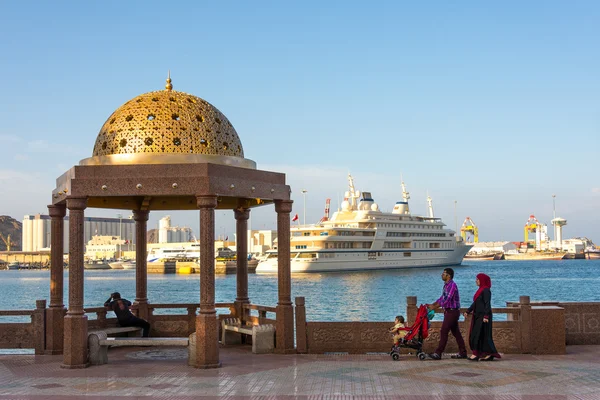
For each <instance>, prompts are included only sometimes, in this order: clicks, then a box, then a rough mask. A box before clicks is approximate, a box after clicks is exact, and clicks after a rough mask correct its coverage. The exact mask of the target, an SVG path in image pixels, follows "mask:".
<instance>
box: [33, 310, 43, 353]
mask: <svg viewBox="0 0 600 400" xmlns="http://www.w3.org/2000/svg"><path fill="white" fill-rule="evenodd" d="M31 320H32V323H33V334H34V337H35V345H34V348H35V355H42V354H44V353H45V349H46V300H36V301H35V311H34V312H33V315H32V316H31Z"/></svg>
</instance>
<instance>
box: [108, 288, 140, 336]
mask: <svg viewBox="0 0 600 400" xmlns="http://www.w3.org/2000/svg"><path fill="white" fill-rule="evenodd" d="M130 306H131V302H130V301H129V300H126V299H122V298H121V294H120V293H119V292H114V293H112V294H111V295H110V297H109V298H108V300H106V302H105V303H104V307H107V308H109V309H111V310H112V311H113V312H114V313H115V314H116V316H117V320H118V321H119V325H121V326H123V327H126V326H137V327H140V328H142V329H143V332H142V336H143V337H148V334H149V333H150V324H149V323H148V321H145V320H143V319H141V318H138V317H136V316H135V315H133V314H132V313H131V311H129V307H130Z"/></svg>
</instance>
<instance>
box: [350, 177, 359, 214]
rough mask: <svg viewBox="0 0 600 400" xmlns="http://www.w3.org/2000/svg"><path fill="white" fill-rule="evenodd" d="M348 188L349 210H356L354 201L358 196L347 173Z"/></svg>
mask: <svg viewBox="0 0 600 400" xmlns="http://www.w3.org/2000/svg"><path fill="white" fill-rule="evenodd" d="M348 187H349V190H348V200H349V201H350V209H351V210H356V199H357V198H358V196H359V195H360V194H359V193H358V192H357V191H356V190H355V189H354V178H353V177H352V175H350V173H348Z"/></svg>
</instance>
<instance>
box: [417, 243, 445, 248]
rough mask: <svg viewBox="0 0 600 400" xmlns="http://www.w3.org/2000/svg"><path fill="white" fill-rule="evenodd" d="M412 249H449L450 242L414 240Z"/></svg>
mask: <svg viewBox="0 0 600 400" xmlns="http://www.w3.org/2000/svg"><path fill="white" fill-rule="evenodd" d="M413 248H414V249H451V248H452V242H442V243H440V242H414V243H413Z"/></svg>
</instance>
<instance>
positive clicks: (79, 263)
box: [61, 198, 89, 368]
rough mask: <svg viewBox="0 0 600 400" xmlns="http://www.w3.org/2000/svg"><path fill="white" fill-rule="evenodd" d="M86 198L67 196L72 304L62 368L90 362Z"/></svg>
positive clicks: (66, 318) (70, 305) (66, 329)
mask: <svg viewBox="0 0 600 400" xmlns="http://www.w3.org/2000/svg"><path fill="white" fill-rule="evenodd" d="M86 207H87V199H86V198H68V199H67V208H68V209H69V308H68V310H67V315H66V316H65V320H64V332H65V334H64V345H63V348H64V349H63V364H62V365H61V367H63V368H86V367H87V366H88V365H89V363H88V348H87V316H86V315H85V312H84V310H83V290H84V284H83V282H84V279H83V278H84V275H83V273H84V272H83V271H84V269H83V257H84V253H85V243H84V239H83V238H84V229H83V221H84V210H85V209H86Z"/></svg>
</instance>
